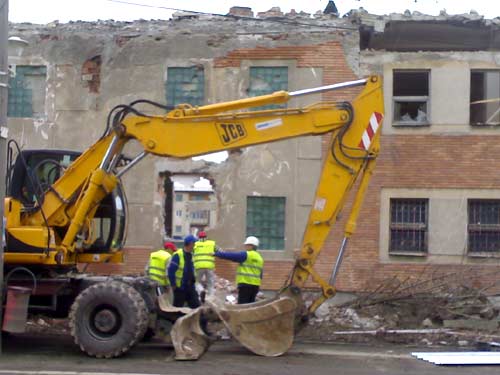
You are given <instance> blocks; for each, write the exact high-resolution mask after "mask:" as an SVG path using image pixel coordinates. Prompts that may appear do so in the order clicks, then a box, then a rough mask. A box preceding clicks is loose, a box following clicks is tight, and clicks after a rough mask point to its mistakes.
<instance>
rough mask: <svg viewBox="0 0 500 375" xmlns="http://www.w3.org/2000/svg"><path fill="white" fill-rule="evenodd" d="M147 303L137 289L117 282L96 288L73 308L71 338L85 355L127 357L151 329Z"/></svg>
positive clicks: (83, 294) (81, 298)
mask: <svg viewBox="0 0 500 375" xmlns="http://www.w3.org/2000/svg"><path fill="white" fill-rule="evenodd" d="M148 318H149V313H148V310H147V308H146V303H145V302H144V299H143V298H142V297H141V295H140V294H139V292H137V291H136V290H135V289H134V288H133V287H131V286H129V285H127V284H124V283H121V282H117V281H112V282H103V283H98V284H94V285H92V286H90V287H88V288H87V289H85V290H84V291H83V292H81V293H80V295H79V296H78V297H77V298H76V300H75V302H74V303H73V305H72V306H71V311H70V315H69V324H70V329H71V335H72V336H73V339H74V341H75V344H77V345H78V346H79V347H80V349H81V350H82V351H84V352H85V353H87V354H88V355H89V356H92V357H97V358H113V357H118V356H120V355H122V354H124V353H126V352H127V351H128V350H129V349H130V348H132V346H134V345H135V344H136V343H137V342H138V341H140V340H141V339H142V337H143V336H144V333H145V332H146V329H147V326H148Z"/></svg>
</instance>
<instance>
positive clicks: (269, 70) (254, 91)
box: [248, 66, 288, 109]
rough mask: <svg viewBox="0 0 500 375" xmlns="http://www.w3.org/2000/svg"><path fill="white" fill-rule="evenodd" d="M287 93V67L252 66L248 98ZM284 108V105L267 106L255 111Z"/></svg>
mask: <svg viewBox="0 0 500 375" xmlns="http://www.w3.org/2000/svg"><path fill="white" fill-rule="evenodd" d="M282 90H284V91H288V67H286V66H253V67H250V87H249V88H248V96H249V97H254V96H259V95H266V94H271V93H273V92H275V91H282ZM275 108H286V105H285V104H282V105H278V104H273V105H267V106H264V107H258V108H255V109H275Z"/></svg>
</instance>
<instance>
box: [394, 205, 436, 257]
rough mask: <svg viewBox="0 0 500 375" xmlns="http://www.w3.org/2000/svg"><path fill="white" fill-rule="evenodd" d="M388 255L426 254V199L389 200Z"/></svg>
mask: <svg viewBox="0 0 500 375" xmlns="http://www.w3.org/2000/svg"><path fill="white" fill-rule="evenodd" d="M390 206H391V208H390V210H391V224H390V244H389V253H391V252H397V253H401V252H402V253H405V252H410V253H411V252H418V253H423V252H427V221H428V214H427V213H428V206H429V200H428V199H400V198H397V199H391V204H390Z"/></svg>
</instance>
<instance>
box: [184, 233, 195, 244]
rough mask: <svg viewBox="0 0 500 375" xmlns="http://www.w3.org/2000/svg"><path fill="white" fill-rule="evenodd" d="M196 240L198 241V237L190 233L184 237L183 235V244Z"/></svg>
mask: <svg viewBox="0 0 500 375" xmlns="http://www.w3.org/2000/svg"><path fill="white" fill-rule="evenodd" d="M196 241H198V239H197V238H196V237H195V236H193V235H192V234H189V235H187V236H186V237H184V245H189V244H190V243H194V242H196Z"/></svg>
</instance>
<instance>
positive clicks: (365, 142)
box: [359, 112, 384, 150]
mask: <svg viewBox="0 0 500 375" xmlns="http://www.w3.org/2000/svg"><path fill="white" fill-rule="evenodd" d="M383 118H384V116H383V115H382V114H381V113H378V112H373V113H372V115H371V117H370V122H369V123H368V126H367V127H366V130H365V131H364V133H363V136H362V137H361V142H359V148H362V149H365V150H368V149H369V148H370V145H371V143H372V139H373V137H374V136H375V134H376V133H377V130H378V128H379V126H380V124H382V119H383Z"/></svg>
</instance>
